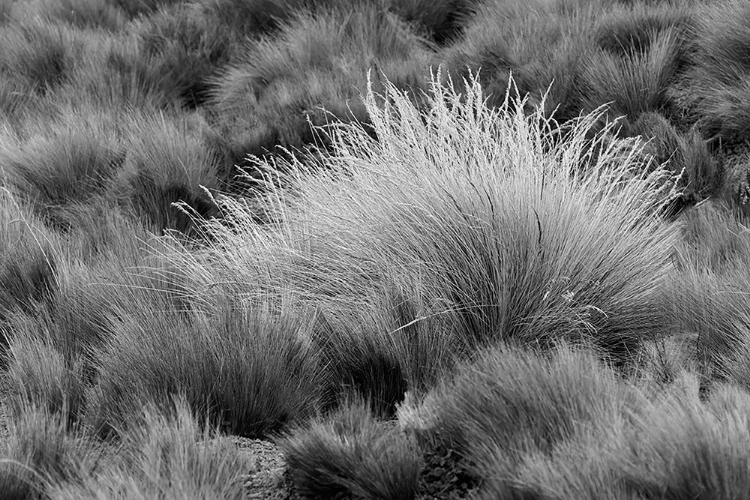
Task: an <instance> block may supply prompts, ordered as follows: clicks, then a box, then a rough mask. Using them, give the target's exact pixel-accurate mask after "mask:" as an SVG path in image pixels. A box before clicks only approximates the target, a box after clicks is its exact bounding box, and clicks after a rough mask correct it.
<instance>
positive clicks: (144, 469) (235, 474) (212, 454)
mask: <svg viewBox="0 0 750 500" xmlns="http://www.w3.org/2000/svg"><path fill="white" fill-rule="evenodd" d="M251 466H252V465H251V463H250V459H249V458H248V457H243V456H241V455H240V451H239V450H238V449H237V447H236V446H235V445H234V444H233V443H232V442H231V440H230V439H228V438H226V437H222V436H219V433H218V431H216V430H214V429H212V428H210V426H208V425H207V424H206V423H203V424H201V423H200V422H198V421H196V418H195V416H194V415H193V413H192V411H191V409H190V406H189V405H188V404H187V403H186V402H185V400H184V399H181V398H175V400H174V406H173V407H172V408H168V409H164V408H160V407H156V406H153V405H147V406H146V407H145V409H143V410H142V412H141V415H140V416H139V418H138V423H137V424H136V425H133V426H132V428H131V429H130V430H129V432H128V434H127V435H125V436H124V440H123V444H122V452H121V457H119V460H117V461H116V462H114V463H113V464H110V465H109V466H108V467H106V468H102V469H100V470H98V471H93V472H91V473H89V474H87V475H85V476H84V477H83V478H82V480H81V481H79V482H67V483H58V484H56V485H54V486H53V487H51V488H49V490H48V491H49V496H50V498H52V499H55V500H73V499H92V500H93V499H102V498H162V499H166V500H178V499H187V500H192V499H195V500H199V499H201V500H203V499H205V500H207V499H213V498H221V499H228V500H240V499H242V498H243V484H242V482H243V479H244V474H245V473H246V472H247V471H248V470H250V468H251Z"/></svg>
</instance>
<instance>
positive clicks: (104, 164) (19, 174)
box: [0, 115, 123, 227]
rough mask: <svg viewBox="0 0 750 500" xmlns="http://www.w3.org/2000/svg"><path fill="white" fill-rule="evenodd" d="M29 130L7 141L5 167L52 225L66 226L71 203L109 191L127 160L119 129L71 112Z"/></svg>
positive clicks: (0, 155) (0, 152)
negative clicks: (15, 138)
mask: <svg viewBox="0 0 750 500" xmlns="http://www.w3.org/2000/svg"><path fill="white" fill-rule="evenodd" d="M27 134H28V137H27V138H24V139H19V140H16V141H13V142H11V141H8V142H7V143H5V144H4V145H3V147H2V148H1V149H0V168H2V169H3V170H4V171H5V175H6V176H7V177H6V179H7V180H8V181H9V182H11V183H12V184H13V185H14V187H15V190H16V191H17V192H18V193H20V194H21V195H22V198H23V199H26V200H29V201H30V202H32V206H33V207H35V208H36V209H37V210H38V212H39V214H38V215H39V216H41V217H42V218H43V219H45V220H46V221H47V222H48V223H49V224H50V226H51V227H55V226H57V227H66V226H67V225H68V224H66V221H65V214H64V212H65V209H66V207H67V206H69V205H71V204H74V203H86V202H90V201H91V200H92V199H93V198H94V197H95V196H96V195H101V194H103V193H104V192H105V191H106V189H107V187H108V183H109V182H110V181H111V179H112V177H113V176H114V175H115V173H116V172H117V169H118V168H119V167H120V166H121V164H122V159H123V152H122V150H121V149H120V147H119V143H118V142H119V141H118V140H117V136H116V132H115V130H114V127H113V126H112V124H111V123H106V121H105V120H102V119H99V120H96V119H92V118H91V117H89V118H88V119H87V120H83V119H80V118H76V117H75V116H71V115H67V116H66V117H65V118H64V119H63V120H60V121H57V122H54V121H53V122H52V123H44V124H40V126H39V127H38V128H35V129H34V130H33V131H31V130H29V131H27Z"/></svg>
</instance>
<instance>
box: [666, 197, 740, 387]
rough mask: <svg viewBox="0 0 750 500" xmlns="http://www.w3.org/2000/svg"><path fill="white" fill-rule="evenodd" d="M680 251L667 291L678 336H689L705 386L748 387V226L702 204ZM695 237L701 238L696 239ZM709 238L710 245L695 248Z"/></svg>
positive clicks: (691, 217) (720, 209)
mask: <svg viewBox="0 0 750 500" xmlns="http://www.w3.org/2000/svg"><path fill="white" fill-rule="evenodd" d="M685 226H686V228H685V233H686V238H685V242H684V243H683V244H682V245H680V246H679V247H678V252H679V253H678V255H679V262H680V271H679V272H678V273H675V275H674V277H673V278H672V279H671V280H670V281H669V283H668V286H667V287H666V294H667V303H668V304H669V307H670V309H671V313H670V314H671V315H672V317H673V319H672V321H673V325H674V327H673V329H674V333H676V334H690V335H692V336H693V338H694V341H693V342H692V351H693V353H694V354H693V357H694V359H696V360H697V362H698V363H699V365H700V373H701V374H702V375H703V377H704V378H703V382H704V383H705V384H708V385H710V383H711V381H712V380H727V381H730V382H732V383H734V384H738V385H740V386H743V387H750V386H749V385H748V383H749V382H750V379H749V378H748V372H747V368H746V363H745V362H744V360H745V359H746V357H747V353H748V346H749V345H750V343H749V339H748V332H750V318H748V315H747V303H748V302H747V301H748V290H747V287H746V286H745V285H744V283H745V282H746V281H745V279H746V274H747V271H746V268H747V260H746V255H747V253H746V251H745V249H746V248H747V245H748V243H749V242H750V240H749V239H748V232H747V228H746V227H745V226H744V225H742V224H741V223H739V221H737V220H735V219H734V217H733V216H732V214H731V213H730V212H729V211H728V210H726V209H725V208H723V207H718V208H717V207H712V206H701V207H700V209H696V210H695V212H694V213H691V214H690V215H689V216H688V217H687V218H686V221H685ZM698 235H699V236H698ZM698 238H700V240H703V239H704V238H708V241H710V242H711V243H710V244H707V243H701V244H698V243H697V241H698Z"/></svg>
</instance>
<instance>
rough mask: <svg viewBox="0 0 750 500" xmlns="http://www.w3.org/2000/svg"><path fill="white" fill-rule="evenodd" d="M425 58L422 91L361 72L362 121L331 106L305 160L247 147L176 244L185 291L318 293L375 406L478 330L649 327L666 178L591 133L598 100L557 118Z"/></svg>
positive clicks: (644, 334)
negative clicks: (257, 188) (252, 184)
mask: <svg viewBox="0 0 750 500" xmlns="http://www.w3.org/2000/svg"><path fill="white" fill-rule="evenodd" d="M441 78H442V76H441V74H440V73H438V74H437V75H435V76H434V77H433V78H432V80H431V91H430V92H428V93H425V94H424V95H422V96H420V98H419V100H420V101H422V102H424V103H425V108H424V109H422V110H420V109H418V108H417V107H415V105H414V104H413V102H414V99H413V98H412V96H410V95H409V94H408V93H407V92H403V91H400V90H398V89H397V88H396V87H395V86H394V85H393V84H391V83H387V82H386V83H385V87H384V88H385V93H384V94H376V93H375V92H373V91H372V90H371V89H370V91H369V92H368V93H367V95H366V96H364V103H365V106H366V108H367V112H368V114H369V119H370V120H371V122H372V128H371V129H369V128H366V127H365V126H362V125H360V124H357V123H354V124H339V125H336V126H334V127H333V128H332V129H330V140H331V143H332V144H333V153H332V154H331V155H322V156H321V157H320V159H319V160H318V162H317V163H314V164H312V165H311V164H309V163H308V164H307V165H303V164H302V163H300V162H297V161H295V160H294V159H292V160H291V161H289V162H286V163H283V164H280V163H277V164H268V163H262V162H260V163H259V165H258V168H259V169H260V170H261V171H265V172H266V174H267V181H268V182H267V186H265V190H264V191H262V192H259V193H257V198H256V199H257V201H256V203H252V204H251V203H249V202H243V201H238V200H236V199H230V198H221V199H218V200H217V202H218V203H219V205H220V210H221V212H222V215H223V217H224V221H223V222H217V221H214V222H209V224H208V225H207V226H206V231H207V232H208V233H210V238H209V240H211V241H213V242H214V243H213V244H211V245H210V246H209V247H207V248H205V249H204V250H203V251H201V252H199V253H197V254H196V253H194V254H188V253H186V252H182V253H178V254H176V255H175V259H176V260H177V266H178V267H182V268H183V269H184V272H185V274H187V275H188V276H191V278H190V279H192V280H194V283H193V284H192V285H191V286H192V288H193V289H194V290H195V297H194V298H195V299H196V300H197V301H198V302H199V303H201V304H202V306H201V307H205V308H207V309H213V308H216V307H219V305H220V303H221V302H222V301H224V300H225V297H226V296H227V295H231V296H233V297H235V298H241V299H242V300H244V301H247V303H249V304H253V303H255V304H257V303H265V304H268V303H271V304H281V305H285V307H292V308H298V309H299V310H301V311H310V310H312V311H316V315H315V316H314V319H313V320H312V321H313V322H314V323H313V325H312V327H311V336H312V340H313V342H314V343H316V344H317V345H319V346H320V347H321V348H322V353H323V356H324V359H325V360H326V363H325V365H326V366H328V369H329V370H330V372H331V377H330V379H331V380H332V381H333V384H334V385H337V384H338V385H343V386H345V387H347V388H352V387H353V388H355V389H357V390H359V391H360V392H361V393H362V394H363V395H365V396H367V397H371V398H372V399H373V404H374V406H375V408H378V409H379V410H386V411H387V410H388V408H392V407H393V404H394V403H396V402H397V401H399V400H400V399H401V398H402V397H403V393H404V391H405V390H408V389H415V390H421V389H426V388H429V387H430V386H432V385H433V384H434V383H435V381H436V380H438V379H439V378H441V377H442V376H443V375H444V374H445V373H448V372H449V371H450V368H451V367H452V366H453V364H454V363H455V362H456V361H457V360H458V359H460V358H462V357H464V356H465V355H467V354H469V353H471V352H473V351H474V349H475V348H476V347H477V346H479V345H482V344H490V343H497V342H515V343H520V344H524V345H532V346H542V347H544V346H549V345H552V344H554V343H555V342H556V341H557V340H559V339H566V340H567V341H569V342H573V343H576V344H586V345H592V346H594V347H595V348H596V349H598V350H599V352H600V353H601V354H602V355H603V356H604V357H606V358H610V359H612V360H613V361H614V362H615V363H617V364H621V365H627V364H629V363H630V361H632V359H633V357H634V356H635V355H636V354H637V353H638V350H639V348H640V344H641V342H642V341H643V340H647V339H650V338H652V337H653V336H654V335H655V334H656V333H657V332H659V331H661V330H663V329H664V327H665V316H664V314H663V308H662V303H661V299H660V295H659V287H660V285H661V283H662V282H663V280H664V279H665V278H666V277H667V275H668V273H669V271H670V269H671V268H672V264H671V260H670V257H671V252H672V247H673V244H674V242H675V238H676V236H677V232H676V229H675V228H674V227H671V226H669V225H668V224H666V223H665V222H664V221H663V220H662V218H661V212H662V210H663V208H664V206H665V205H666V204H667V203H668V202H669V201H670V197H671V196H672V195H673V192H672V191H671V190H672V188H673V185H674V184H673V181H674V179H673V178H672V177H670V175H669V174H668V173H667V171H666V170H664V169H662V168H655V169H654V168H653V167H649V168H646V166H647V163H646V162H645V161H644V160H643V159H642V155H641V152H642V151H641V150H640V148H639V146H638V143H637V142H635V141H617V140H610V139H608V134H609V132H610V129H605V130H604V131H603V132H601V133H599V134H595V136H594V138H593V139H590V138H589V139H587V135H590V134H589V132H590V128H591V126H592V125H593V124H594V123H595V122H596V121H597V120H598V119H599V117H600V116H601V113H602V112H603V111H602V110H598V111H597V112H596V113H594V114H590V115H587V116H585V117H583V118H581V119H579V120H576V121H574V122H571V123H570V124H568V125H561V126H558V124H556V123H555V122H554V120H551V119H547V118H545V117H544V112H543V111H542V110H543V106H540V107H539V108H538V110H537V111H535V112H533V113H531V114H530V115H527V114H525V113H524V112H523V111H522V110H523V109H524V105H525V102H524V100H523V99H520V98H514V97H512V96H511V95H510V94H509V95H508V96H506V100H505V102H504V104H503V106H501V107H500V108H498V109H495V110H493V109H490V108H488V107H486V106H485V103H484V99H485V97H484V95H483V94H482V90H481V88H480V85H479V83H478V81H477V79H476V78H474V79H472V80H469V81H466V82H464V83H465V85H464V86H463V87H460V86H457V85H454V83H453V82H450V81H449V82H448V83H446V84H442V83H440V80H441ZM374 137H376V138H374ZM281 172H284V173H281ZM259 214H261V215H259ZM259 218H261V219H264V220H265V223H264V224H259V223H258V222H257V221H258V219H259ZM180 261H182V263H180ZM333 390H334V392H335V391H336V390H337V389H336V388H335V387H334V389H333Z"/></svg>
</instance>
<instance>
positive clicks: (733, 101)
mask: <svg viewBox="0 0 750 500" xmlns="http://www.w3.org/2000/svg"><path fill="white" fill-rule="evenodd" d="M695 19H696V23H695V24H696V27H695V29H694V31H693V33H692V44H691V51H690V63H691V67H690V68H688V70H687V71H686V74H685V76H684V82H683V85H681V86H680V88H681V89H682V90H680V88H678V89H675V93H676V95H675V98H676V99H677V100H678V101H680V102H681V103H682V106H684V107H685V108H686V109H684V110H683V112H684V113H686V115H687V116H688V117H689V118H690V119H691V120H693V121H697V122H698V124H699V125H700V126H701V129H702V131H703V132H704V134H705V135H708V136H709V137H712V138H720V139H722V140H728V141H730V142H732V141H742V140H744V139H746V138H747V137H748V131H749V130H750V121H748V118H747V117H748V116H750V111H749V110H748V104H747V103H748V102H750V99H748V97H749V96H750V84H748V75H750V57H748V53H750V5H748V4H747V3H746V2H743V1H741V0H727V1H724V2H712V3H704V4H701V5H700V6H699V7H698V9H697V11H696V16H695Z"/></svg>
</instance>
